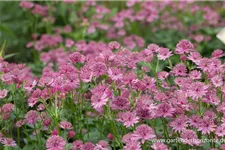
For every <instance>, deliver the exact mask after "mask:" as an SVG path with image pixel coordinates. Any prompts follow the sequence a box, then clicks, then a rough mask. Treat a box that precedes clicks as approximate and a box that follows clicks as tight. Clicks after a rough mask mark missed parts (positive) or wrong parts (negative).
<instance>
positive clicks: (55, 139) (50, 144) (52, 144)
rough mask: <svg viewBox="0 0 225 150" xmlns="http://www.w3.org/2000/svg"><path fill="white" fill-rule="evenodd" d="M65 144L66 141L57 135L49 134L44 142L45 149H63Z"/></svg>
mask: <svg viewBox="0 0 225 150" xmlns="http://www.w3.org/2000/svg"><path fill="white" fill-rule="evenodd" d="M65 145H66V141H65V140H64V139H63V138H62V137H61V136H58V135H53V136H50V137H49V138H48V140H47V142H46V148H47V150H63V149H64V147H65Z"/></svg>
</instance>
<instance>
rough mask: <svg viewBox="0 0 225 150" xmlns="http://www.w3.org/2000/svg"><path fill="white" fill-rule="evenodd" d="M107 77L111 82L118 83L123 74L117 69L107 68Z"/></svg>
mask: <svg viewBox="0 0 225 150" xmlns="http://www.w3.org/2000/svg"><path fill="white" fill-rule="evenodd" d="M108 75H109V77H110V78H111V79H112V80H113V81H118V80H121V79H122V78H123V74H122V73H121V71H120V69H118V68H109V70H108Z"/></svg>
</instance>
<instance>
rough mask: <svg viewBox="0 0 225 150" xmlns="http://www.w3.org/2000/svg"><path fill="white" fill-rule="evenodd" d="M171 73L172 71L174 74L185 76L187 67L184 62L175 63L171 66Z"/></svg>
mask: <svg viewBox="0 0 225 150" xmlns="http://www.w3.org/2000/svg"><path fill="white" fill-rule="evenodd" d="M171 73H173V74H174V75H175V76H186V75H187V67H186V66H185V65H184V64H177V65H175V66H174V67H173V70H172V71H171Z"/></svg>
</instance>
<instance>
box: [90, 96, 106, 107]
mask: <svg viewBox="0 0 225 150" xmlns="http://www.w3.org/2000/svg"><path fill="white" fill-rule="evenodd" d="M107 101H108V97H107V94H106V93H103V95H99V94H95V95H93V96H92V97H91V105H92V106H93V108H94V109H98V108H101V107H102V106H104V105H106V103H107Z"/></svg>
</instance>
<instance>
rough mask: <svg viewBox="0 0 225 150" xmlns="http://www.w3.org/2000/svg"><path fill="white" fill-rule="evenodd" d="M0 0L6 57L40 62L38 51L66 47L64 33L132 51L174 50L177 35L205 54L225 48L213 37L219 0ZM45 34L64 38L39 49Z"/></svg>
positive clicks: (0, 41)
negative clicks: (153, 46) (113, 43)
mask: <svg viewBox="0 0 225 150" xmlns="http://www.w3.org/2000/svg"><path fill="white" fill-rule="evenodd" d="M0 3H1V4H0V46H1V48H3V46H4V55H5V59H7V60H8V61H10V62H17V63H35V62H37V63H38V62H39V57H40V56H39V53H41V52H47V51H49V50H52V49H55V48H58V47H64V46H65V44H66V42H65V39H67V38H69V39H71V40H73V41H74V42H75V43H76V42H79V41H81V40H84V41H86V42H90V41H96V42H99V41H101V42H104V43H107V42H109V41H115V40H116V41H119V42H120V43H121V44H122V45H124V46H127V47H129V48H130V49H131V50H142V49H144V48H145V47H146V46H147V45H148V44H150V43H155V44H158V45H160V46H163V47H168V48H170V49H171V50H174V48H175V46H176V44H177V43H178V42H179V41H180V40H181V39H189V40H190V41H192V42H193V43H194V44H195V45H196V49H197V50H198V51H200V52H201V53H202V54H203V55H204V56H210V54H211V53H212V51H213V50H215V49H224V47H225V46H224V44H223V43H222V42H221V41H219V40H218V39H217V38H216V34H217V32H219V31H220V30H221V29H222V28H223V27H225V2H223V1H218V2H188V1H182V2H173V1H167V2H163V1H161V2H154V1H153V2H151V1H149V2H139V1H134V0H132V1H127V2H125V1H123V2H109V1H105V2H104V1H103V2H94V1H87V2H80V1H79V2H76V1H61V2H60V1H58V2H53V1H42V2H40V1H37V2H35V1H33V2H31V3H21V2H16V1H10V2H7V1H2V2H0ZM66 29H67V30H68V31H66V32H63V31H62V30H66ZM43 35H49V36H60V38H62V39H63V40H62V39H59V42H58V44H56V45H54V43H53V46H51V45H50V46H44V48H40V47H39V48H37V47H38V45H37V41H38V40H40V39H41V38H43ZM49 38H50V37H49ZM51 40H53V41H54V38H53V39H50V41H51ZM29 42H31V43H32V42H33V45H34V46H31V45H32V44H31V43H30V45H29ZM134 43H135V44H134ZM142 43H144V44H142ZM35 44H36V45H35ZM39 44H40V43H39Z"/></svg>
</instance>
